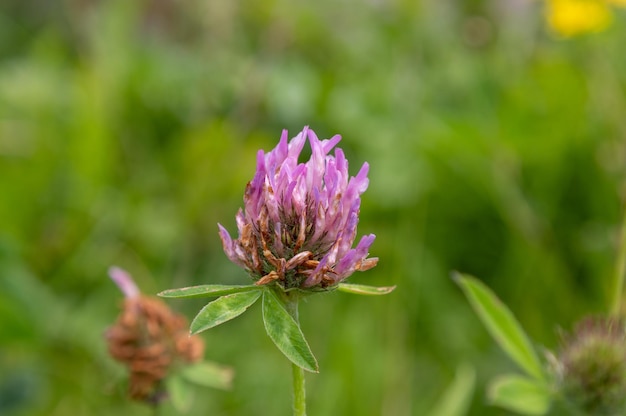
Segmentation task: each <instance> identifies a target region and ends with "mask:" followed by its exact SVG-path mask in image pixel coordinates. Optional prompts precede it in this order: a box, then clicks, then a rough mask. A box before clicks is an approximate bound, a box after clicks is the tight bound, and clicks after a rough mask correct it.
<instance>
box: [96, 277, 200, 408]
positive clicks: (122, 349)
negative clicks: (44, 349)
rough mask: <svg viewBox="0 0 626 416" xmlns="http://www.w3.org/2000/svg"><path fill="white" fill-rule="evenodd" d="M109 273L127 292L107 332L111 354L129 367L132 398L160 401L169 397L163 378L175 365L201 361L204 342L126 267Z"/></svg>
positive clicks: (184, 320) (182, 317) (183, 319)
mask: <svg viewBox="0 0 626 416" xmlns="http://www.w3.org/2000/svg"><path fill="white" fill-rule="evenodd" d="M109 275H110V277H111V279H112V280H113V281H114V282H115V283H116V284H117V286H118V287H119V288H120V290H121V291H122V293H124V295H125V300H124V306H123V309H122V312H121V314H120V315H119V317H118V319H117V321H116V322H115V325H113V326H112V327H110V328H109V329H108V330H107V331H106V334H105V337H106V340H107V342H108V349H109V353H110V355H111V356H112V357H113V358H114V359H116V360H117V361H120V362H122V363H124V364H125V365H126V366H127V367H128V369H129V372H130V380H129V386H128V388H129V394H130V397H131V398H133V399H135V400H140V401H145V402H150V403H158V402H160V401H161V400H162V399H163V398H165V396H166V393H165V391H164V389H163V386H162V383H161V382H162V380H163V379H165V378H166V377H167V376H168V374H169V372H170V370H171V369H172V368H174V367H176V366H178V365H180V364H191V363H195V362H198V361H200V360H201V359H202V356H203V354H204V342H203V341H202V339H201V338H200V337H198V336H190V335H189V331H188V325H187V320H186V319H185V317H184V316H182V315H179V314H177V313H175V312H173V311H172V310H171V309H170V308H169V307H168V306H167V305H166V304H165V303H163V302H162V301H160V300H159V299H156V298H153V297H150V296H144V295H142V294H141V293H140V292H139V289H138V288H137V286H136V285H135V283H134V282H133V279H132V278H131V276H130V275H129V274H128V273H126V272H125V271H124V270H122V269H120V268H118V267H111V269H110V270H109Z"/></svg>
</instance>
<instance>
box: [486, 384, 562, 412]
mask: <svg viewBox="0 0 626 416" xmlns="http://www.w3.org/2000/svg"><path fill="white" fill-rule="evenodd" d="M487 394H488V397H489V400H490V401H491V403H492V404H494V405H496V406H500V407H504V408H505V409H508V410H512V411H514V412H517V413H521V414H524V415H545V414H546V413H547V411H548V409H549V407H550V391H549V390H548V388H547V386H546V385H545V384H543V383H541V382H537V381H535V380H531V379H528V378H526V377H522V376H518V375H515V374H510V375H506V376H501V377H498V378H497V379H496V380H494V381H493V382H492V383H491V384H490V385H489V390H488V393H487Z"/></svg>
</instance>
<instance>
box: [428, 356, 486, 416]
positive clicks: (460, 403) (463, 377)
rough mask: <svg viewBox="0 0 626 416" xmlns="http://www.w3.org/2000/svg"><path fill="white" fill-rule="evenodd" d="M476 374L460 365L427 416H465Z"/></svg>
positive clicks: (466, 366) (467, 367)
mask: <svg viewBox="0 0 626 416" xmlns="http://www.w3.org/2000/svg"><path fill="white" fill-rule="evenodd" d="M475 384H476V372H475V371H474V368H472V367H470V366H469V365H460V366H459V367H458V368H457V370H456V374H455V376H454V380H453V381H452V384H450V386H448V388H447V389H446V391H445V392H444V393H443V395H442V396H441V397H440V398H439V400H438V402H437V404H436V405H435V407H434V408H433V409H432V410H431V411H430V413H428V416H465V415H466V414H467V411H468V409H469V407H470V404H471V402H472V395H473V394H474V385H475Z"/></svg>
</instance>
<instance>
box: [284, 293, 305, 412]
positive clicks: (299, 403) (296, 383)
mask: <svg viewBox="0 0 626 416" xmlns="http://www.w3.org/2000/svg"><path fill="white" fill-rule="evenodd" d="M286 295H287V296H286V298H287V299H286V302H285V306H286V307H287V312H289V314H290V315H291V317H292V318H293V319H294V320H295V321H296V323H297V324H298V325H300V321H299V320H298V300H299V299H298V293H296V292H291V293H286ZM291 372H292V374H293V414H294V416H306V387H305V384H304V370H303V369H302V368H301V367H299V366H297V365H295V364H293V363H291Z"/></svg>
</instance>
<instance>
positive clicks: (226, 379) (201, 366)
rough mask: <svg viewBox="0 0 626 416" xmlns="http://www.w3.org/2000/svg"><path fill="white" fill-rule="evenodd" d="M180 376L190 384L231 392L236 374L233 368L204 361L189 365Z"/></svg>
mask: <svg viewBox="0 0 626 416" xmlns="http://www.w3.org/2000/svg"><path fill="white" fill-rule="evenodd" d="M180 375H181V376H182V377H183V378H184V379H185V380H187V381H189V382H190V383H194V384H198V385H200V386H205V387H213V388H215V389H221V390H230V389H231V388H232V385H233V378H234V375H235V372H234V371H233V369H232V368H231V367H227V366H223V365H219V364H217V363H214V362H210V361H203V362H200V363H197V364H193V365H189V366H186V367H185V368H183V369H182V370H181V371H180Z"/></svg>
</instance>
